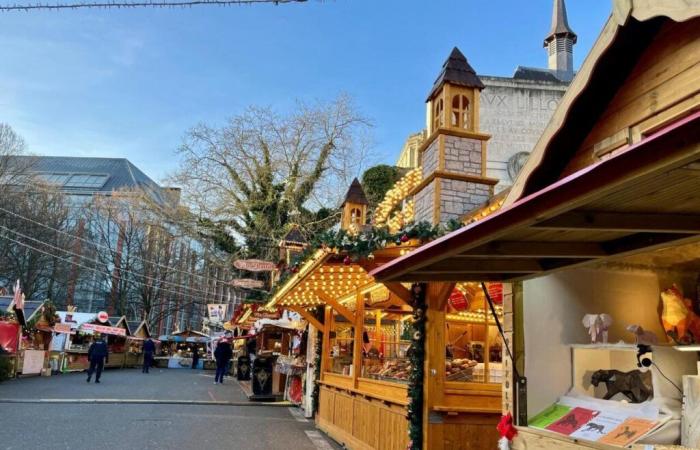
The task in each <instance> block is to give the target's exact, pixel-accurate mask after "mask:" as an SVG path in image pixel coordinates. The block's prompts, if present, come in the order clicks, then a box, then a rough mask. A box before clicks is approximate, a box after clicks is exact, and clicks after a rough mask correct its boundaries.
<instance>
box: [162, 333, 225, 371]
mask: <svg viewBox="0 0 700 450" xmlns="http://www.w3.org/2000/svg"><path fill="white" fill-rule="evenodd" d="M158 341H160V352H159V355H158V356H156V357H155V358H154V360H155V363H156V364H157V366H158V367H168V368H170V369H189V368H190V367H191V366H192V355H193V352H194V349H195V347H196V348H197V350H198V352H199V357H200V361H201V363H202V367H205V368H207V367H206V364H204V363H205V362H206V361H205V360H208V359H209V352H208V350H207V349H208V344H209V342H211V337H210V336H209V335H207V334H204V333H202V332H199V331H195V330H190V329H189V328H188V329H185V330H182V331H178V332H175V333H173V334H170V335H162V336H159V337H158Z"/></svg>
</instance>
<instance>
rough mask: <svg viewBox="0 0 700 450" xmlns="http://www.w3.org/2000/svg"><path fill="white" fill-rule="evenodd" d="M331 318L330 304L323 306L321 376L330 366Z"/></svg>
mask: <svg viewBox="0 0 700 450" xmlns="http://www.w3.org/2000/svg"><path fill="white" fill-rule="evenodd" d="M332 320H333V311H332V310H331V307H330V306H324V307H323V337H322V344H321V345H322V347H321V378H323V373H324V372H326V371H328V368H329V367H330V355H331V349H330V347H331V331H333V330H331V322H332Z"/></svg>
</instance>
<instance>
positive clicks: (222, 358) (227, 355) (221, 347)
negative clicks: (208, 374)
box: [214, 338, 233, 384]
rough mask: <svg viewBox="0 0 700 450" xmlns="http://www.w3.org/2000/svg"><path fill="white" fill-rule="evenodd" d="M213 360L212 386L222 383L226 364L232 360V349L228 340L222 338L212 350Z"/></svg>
mask: <svg viewBox="0 0 700 450" xmlns="http://www.w3.org/2000/svg"><path fill="white" fill-rule="evenodd" d="M214 358H215V359H216V377H214V384H216V383H221V384H223V382H224V374H225V373H226V368H227V367H228V362H229V361H230V360H231V358H233V349H232V348H231V343H230V342H229V341H228V339H226V338H224V339H221V340H220V341H219V343H218V344H217V345H216V350H214Z"/></svg>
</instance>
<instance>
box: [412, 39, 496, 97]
mask: <svg viewBox="0 0 700 450" xmlns="http://www.w3.org/2000/svg"><path fill="white" fill-rule="evenodd" d="M445 83H451V84H456V85H458V86H465V87H472V88H477V89H484V88H485V87H486V86H484V83H482V82H481V80H480V79H479V77H478V76H477V74H476V71H475V70H474V69H473V68H472V66H470V65H469V63H468V62H467V58H466V57H465V56H464V55H463V54H462V52H460V51H459V49H458V48H457V47H455V48H453V49H452V53H450V56H448V57H447V60H445V63H444V64H443V65H442V71H441V72H440V75H438V77H437V79H436V80H435V83H434V84H433V88H432V89H431V90H430V95H428V99H427V100H426V101H429V100H430V99H432V98H433V97H434V96H435V94H436V93H437V92H438V91H439V90H440V88H441V87H442V85H443V84H445Z"/></svg>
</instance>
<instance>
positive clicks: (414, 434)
mask: <svg viewBox="0 0 700 450" xmlns="http://www.w3.org/2000/svg"><path fill="white" fill-rule="evenodd" d="M426 288H427V286H426V284H425V283H415V284H413V285H412V286H411V299H412V306H413V336H412V337H411V347H410V349H409V354H410V360H411V373H410V375H409V377H408V398H409V403H408V438H409V442H408V450H421V449H422V448H423V381H424V379H425V322H426V311H427V307H426V304H425V291H426Z"/></svg>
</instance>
